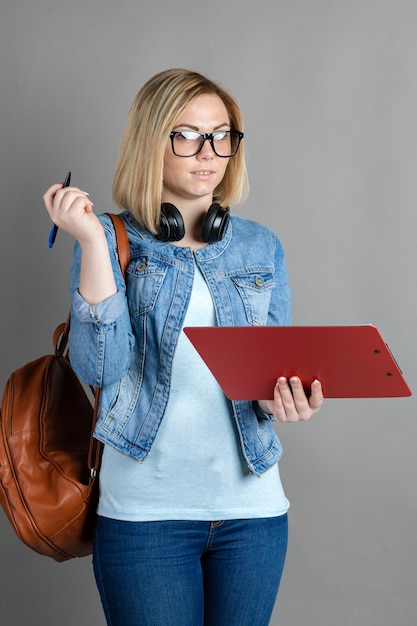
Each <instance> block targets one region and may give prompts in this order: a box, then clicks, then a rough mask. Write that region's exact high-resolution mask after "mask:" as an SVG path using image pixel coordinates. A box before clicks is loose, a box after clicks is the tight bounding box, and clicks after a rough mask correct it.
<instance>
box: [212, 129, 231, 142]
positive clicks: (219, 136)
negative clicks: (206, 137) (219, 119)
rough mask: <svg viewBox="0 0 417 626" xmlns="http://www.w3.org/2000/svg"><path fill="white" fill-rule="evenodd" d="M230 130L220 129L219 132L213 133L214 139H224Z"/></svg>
mask: <svg viewBox="0 0 417 626" xmlns="http://www.w3.org/2000/svg"><path fill="white" fill-rule="evenodd" d="M228 132H229V131H227V130H218V131H217V132H215V133H213V139H214V141H223V140H224V139H227V138H228Z"/></svg>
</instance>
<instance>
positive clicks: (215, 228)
mask: <svg viewBox="0 0 417 626" xmlns="http://www.w3.org/2000/svg"><path fill="white" fill-rule="evenodd" d="M229 217H230V210H229V207H227V208H226V209H224V208H223V207H222V206H220V204H219V203H218V202H214V203H213V204H212V205H211V207H210V208H209V210H208V211H207V215H206V217H205V220H204V224H203V228H202V231H201V239H202V240H203V241H204V242H205V243H215V242H216V241H220V240H221V239H222V237H223V235H224V231H225V229H226V226H227V224H228V221H229Z"/></svg>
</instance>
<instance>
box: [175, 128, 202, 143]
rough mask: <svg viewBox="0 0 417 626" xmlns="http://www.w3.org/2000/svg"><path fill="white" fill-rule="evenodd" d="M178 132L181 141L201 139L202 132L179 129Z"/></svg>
mask: <svg viewBox="0 0 417 626" xmlns="http://www.w3.org/2000/svg"><path fill="white" fill-rule="evenodd" d="M176 132H177V135H176V136H177V139H178V140H179V141H196V140H197V139H200V133H197V132H196V131H193V130H177V131H176Z"/></svg>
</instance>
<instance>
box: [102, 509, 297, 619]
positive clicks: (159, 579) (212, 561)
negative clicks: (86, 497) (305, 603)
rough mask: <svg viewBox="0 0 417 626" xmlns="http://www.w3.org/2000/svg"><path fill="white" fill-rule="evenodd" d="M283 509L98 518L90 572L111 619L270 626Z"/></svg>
mask: <svg viewBox="0 0 417 626" xmlns="http://www.w3.org/2000/svg"><path fill="white" fill-rule="evenodd" d="M287 535H288V527H287V515H282V516H280V517H270V518H261V519H248V520H226V521H219V522H200V521H162V522H123V521H117V520H112V519H108V518H104V517H99V518H98V520H97V526H96V532H95V538H94V556H93V562H94V573H95V577H96V582H97V586H98V589H99V592H100V596H101V601H102V604H103V607H104V612H105V615H106V619H107V624H108V625H109V626H162V625H163V626H203V625H204V626H267V625H268V624H269V620H270V618H271V614H272V610H273V607H274V603H275V599H276V596H277V593H278V587H279V583H280V580H281V574H282V570H283V567H284V561H285V554H286V549H287Z"/></svg>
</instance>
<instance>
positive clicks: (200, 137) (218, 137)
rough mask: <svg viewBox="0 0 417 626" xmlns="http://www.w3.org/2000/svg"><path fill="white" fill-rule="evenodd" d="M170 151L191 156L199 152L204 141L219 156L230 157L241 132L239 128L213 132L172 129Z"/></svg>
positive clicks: (181, 155)
mask: <svg viewBox="0 0 417 626" xmlns="http://www.w3.org/2000/svg"><path fill="white" fill-rule="evenodd" d="M169 136H170V139H171V144H172V152H173V153H174V154H175V155H176V156H179V157H192V156H195V155H196V154H198V153H199V152H200V150H201V149H202V147H203V146H204V143H205V142H206V141H209V142H210V145H211V147H212V149H213V152H214V153H215V154H217V156H219V157H225V158H226V157H232V156H234V155H235V154H236V152H237V150H238V148H239V145H240V142H241V141H242V139H243V136H244V135H243V133H241V132H240V131H239V130H216V131H215V132H214V133H200V132H198V131H196V130H188V129H184V130H173V131H172V132H171V133H170V135H169Z"/></svg>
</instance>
